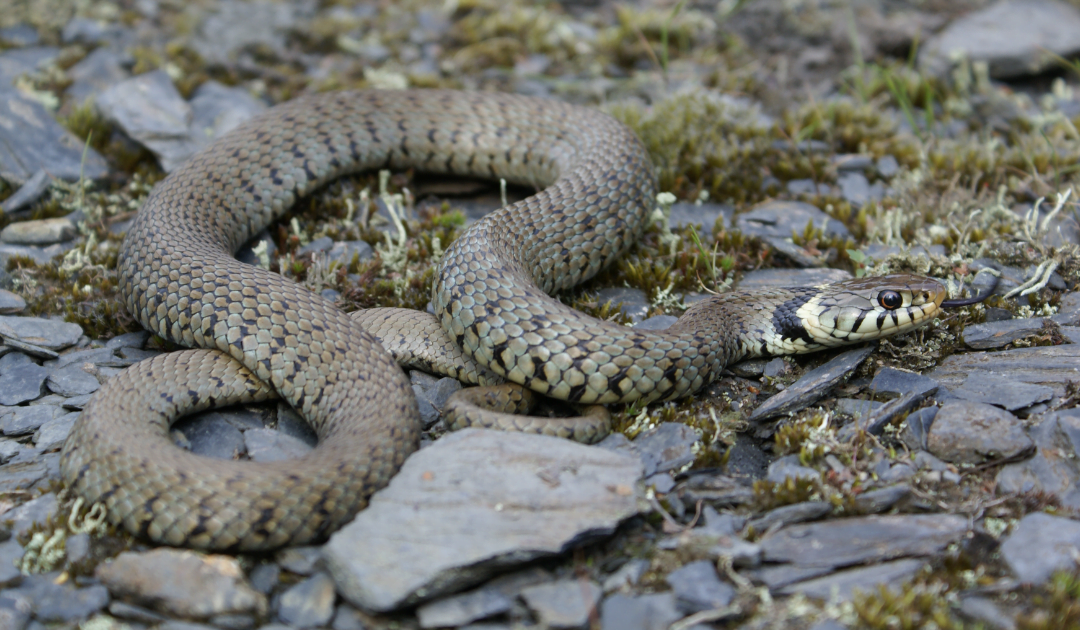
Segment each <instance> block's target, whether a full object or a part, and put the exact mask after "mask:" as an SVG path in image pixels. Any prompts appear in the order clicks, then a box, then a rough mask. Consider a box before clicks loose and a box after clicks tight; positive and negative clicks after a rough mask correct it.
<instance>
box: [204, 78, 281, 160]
mask: <svg viewBox="0 0 1080 630" xmlns="http://www.w3.org/2000/svg"><path fill="white" fill-rule="evenodd" d="M265 110H266V103H263V102H262V101H260V100H259V99H257V98H255V97H254V96H252V95H251V93H250V92H248V91H247V90H245V89H244V88H242V87H228V86H225V85H222V84H220V83H218V82H217V81H207V82H205V83H203V84H202V85H200V86H199V87H198V88H197V89H196V90H195V93H194V94H193V95H192V97H191V125H190V128H191V140H192V143H193V145H194V147H195V149H196V150H198V149H200V148H202V147H204V146H206V145H208V144H210V143H211V142H213V141H214V140H216V139H217V138H220V137H221V136H223V135H225V134H226V133H228V132H230V131H232V130H233V129H235V128H236V126H237V125H239V124H240V123H242V122H244V121H245V120H247V119H249V118H251V117H253V116H255V115H257V114H259V113H261V112H263V111H265Z"/></svg>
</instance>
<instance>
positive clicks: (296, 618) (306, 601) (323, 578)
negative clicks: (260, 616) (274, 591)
mask: <svg viewBox="0 0 1080 630" xmlns="http://www.w3.org/2000/svg"><path fill="white" fill-rule="evenodd" d="M334 597H335V594H334V581H333V580H332V579H330V576H329V575H327V574H325V573H318V574H316V575H314V576H312V577H309V578H308V579H306V580H304V581H303V582H300V583H299V584H296V585H294V586H292V587H290V588H289V589H288V590H287V591H285V592H284V593H282V594H281V597H280V599H278V609H277V614H278V617H280V618H281V620H282V621H284V622H285V623H287V624H289V625H290V626H293V627H294V628H317V627H321V626H325V625H326V624H327V622H329V621H330V618H331V617H333V616H334Z"/></svg>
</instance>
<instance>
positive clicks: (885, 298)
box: [878, 291, 904, 311]
mask: <svg viewBox="0 0 1080 630" xmlns="http://www.w3.org/2000/svg"><path fill="white" fill-rule="evenodd" d="M903 303H904V298H902V297H900V294H899V293H898V292H896V291H882V292H881V295H879V296H878V304H881V306H882V307H884V308H887V309H889V310H890V311H894V310H896V309H898V308H900V305H901V304H903Z"/></svg>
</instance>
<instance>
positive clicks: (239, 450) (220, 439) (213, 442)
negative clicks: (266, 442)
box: [171, 411, 247, 459]
mask: <svg viewBox="0 0 1080 630" xmlns="http://www.w3.org/2000/svg"><path fill="white" fill-rule="evenodd" d="M171 431H172V433H173V435H174V437H175V436H176V434H177V433H180V434H182V435H183V436H184V440H183V441H182V443H183V444H184V446H185V447H186V448H188V449H190V450H191V452H192V453H195V454H197V455H204V456H206V457H216V458H218V459H238V458H239V457H240V456H241V455H244V454H246V453H247V446H246V445H245V442H244V434H243V433H241V432H240V430H239V429H237V428H236V427H235V426H233V425H232V424H231V423H229V422H228V421H227V420H225V418H224V416H223V415H222V414H221V413H219V412H217V411H211V412H207V413H200V414H198V415H196V416H194V417H192V418H184V419H183V420H181V421H180V422H178V423H177V424H175V425H173V427H172V429H171Z"/></svg>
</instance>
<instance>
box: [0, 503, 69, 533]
mask: <svg viewBox="0 0 1080 630" xmlns="http://www.w3.org/2000/svg"><path fill="white" fill-rule="evenodd" d="M57 506H58V503H57V501H56V495H55V494H53V493H52V492H50V493H48V494H43V495H41V496H40V497H38V498H36V499H32V500H30V501H27V502H26V503H23V504H22V505H20V506H19V507H16V508H14V509H12V510H11V511H10V512H8V513H7V514H5V515H4V520H9V519H10V520H11V523H12V525H11V535H12V536H14V537H18V536H19V535H20V534H22V533H23V532H25V531H27V530H28V529H30V528H31V527H33V526H34V525H44V524H45V522H46V521H48V520H49V519H50V518H52V517H53V516H55V515H56V509H57Z"/></svg>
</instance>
